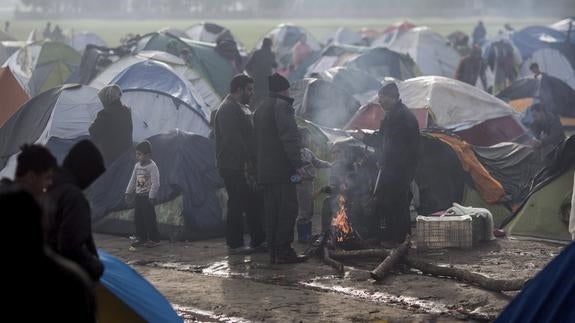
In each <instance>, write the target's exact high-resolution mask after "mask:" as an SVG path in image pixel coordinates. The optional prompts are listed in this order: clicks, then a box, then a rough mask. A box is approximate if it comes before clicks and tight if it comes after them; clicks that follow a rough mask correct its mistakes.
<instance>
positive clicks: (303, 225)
mask: <svg viewBox="0 0 575 323" xmlns="http://www.w3.org/2000/svg"><path fill="white" fill-rule="evenodd" d="M310 240H311V222H298V224H297V241H298V242H300V243H308V242H310Z"/></svg>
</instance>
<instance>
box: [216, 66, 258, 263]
mask: <svg viewBox="0 0 575 323" xmlns="http://www.w3.org/2000/svg"><path fill="white" fill-rule="evenodd" d="M253 90H254V81H253V79H252V78H251V77H249V76H247V75H245V74H238V75H236V76H234V78H233V79H232V82H231V84H230V94H228V96H226V98H225V99H224V101H222V104H221V105H220V107H219V108H218V110H217V113H216V116H215V118H214V134H215V139H216V158H217V163H218V169H219V171H220V175H221V176H222V178H223V179H224V183H225V185H226V190H227V191H228V214H227V219H226V220H227V222H226V243H227V245H228V248H229V251H230V253H238V252H243V251H249V250H245V249H244V226H243V223H244V217H243V216H244V214H245V216H246V219H247V224H248V231H249V233H250V237H251V241H250V246H251V247H252V248H257V247H259V246H260V245H261V244H262V243H263V242H264V241H265V234H264V229H263V223H262V207H263V205H262V204H263V202H262V201H261V200H260V198H259V194H258V193H257V192H256V190H255V189H254V187H253V186H250V185H249V184H248V180H249V179H250V176H251V174H252V173H253V167H254V166H255V151H254V145H253V140H254V139H253V125H252V120H251V111H250V110H249V109H248V108H247V106H246V104H248V103H249V102H250V99H251V97H252V95H253ZM252 182H253V181H252Z"/></svg>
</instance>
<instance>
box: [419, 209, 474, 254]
mask: <svg viewBox="0 0 575 323" xmlns="http://www.w3.org/2000/svg"><path fill="white" fill-rule="evenodd" d="M472 221H473V220H472V218H471V217H470V216H469V215H464V216H441V217H431V216H418V217H417V219H416V224H417V226H416V228H417V236H416V245H417V250H418V251H421V250H429V249H443V248H462V249H469V248H471V247H472V246H473V226H472Z"/></svg>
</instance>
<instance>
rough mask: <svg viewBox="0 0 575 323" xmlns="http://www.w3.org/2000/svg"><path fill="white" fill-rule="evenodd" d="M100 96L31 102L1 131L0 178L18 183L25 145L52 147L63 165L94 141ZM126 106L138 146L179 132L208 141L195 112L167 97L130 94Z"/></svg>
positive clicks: (84, 90) (88, 93)
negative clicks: (76, 148)
mask: <svg viewBox="0 0 575 323" xmlns="http://www.w3.org/2000/svg"><path fill="white" fill-rule="evenodd" d="M97 92H98V90H96V89H95V88H92V87H89V86H83V85H63V86H60V87H57V88H54V89H51V90H48V91H46V92H43V93H41V94H40V95H37V96H36V97H34V98H32V99H31V100H29V101H28V102H26V104H24V106H22V107H21V108H20V109H19V110H18V112H16V113H15V114H14V115H13V116H12V117H11V118H10V119H9V120H8V121H7V122H6V123H5V124H4V126H3V127H2V128H0V168H1V169H2V171H1V172H0V174H1V175H2V176H6V177H13V175H14V170H15V166H16V165H15V164H16V155H17V153H18V152H19V148H20V146H21V145H23V144H25V143H40V144H44V145H47V146H48V148H49V149H50V150H51V151H52V153H54V155H55V156H56V157H57V158H58V159H59V160H60V161H61V160H62V159H63V158H64V157H65V155H66V154H67V152H68V150H69V149H70V148H71V146H72V145H73V144H74V143H75V142H76V141H78V140H79V139H82V138H85V137H87V136H89V132H88V129H89V127H90V125H91V124H92V122H93V121H94V120H95V119H96V115H97V113H98V111H100V110H101V109H102V105H101V102H100V100H99V99H98V95H97ZM122 102H123V103H124V104H126V105H127V106H129V107H130V108H131V112H132V122H133V127H134V128H133V140H134V142H139V141H142V140H144V139H146V138H148V137H150V136H153V135H156V134H159V133H165V132H169V131H171V130H175V129H180V130H183V131H190V132H194V133H196V134H199V135H202V136H207V135H208V133H209V125H208V122H207V121H206V120H205V119H204V118H203V117H202V116H201V115H200V114H199V113H198V112H197V111H196V110H194V109H193V108H192V107H190V106H189V105H187V104H186V103H184V102H182V101H181V100H179V99H177V98H175V97H173V96H171V95H170V94H168V93H162V92H154V91H151V90H146V89H127V90H126V91H125V93H124V95H123V96H122Z"/></svg>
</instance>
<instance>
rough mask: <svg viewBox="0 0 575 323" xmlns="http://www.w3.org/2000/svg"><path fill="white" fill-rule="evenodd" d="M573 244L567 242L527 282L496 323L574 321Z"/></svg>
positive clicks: (574, 265)
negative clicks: (564, 246)
mask: <svg viewBox="0 0 575 323" xmlns="http://www.w3.org/2000/svg"><path fill="white" fill-rule="evenodd" d="M573 268H575V243H571V244H570V245H569V246H567V247H566V248H565V249H564V250H563V251H561V253H560V254H559V255H558V256H557V257H555V258H554V259H553V260H551V262H550V263H549V264H548V265H547V266H545V268H543V270H542V271H540V272H539V273H538V274H537V275H536V276H535V278H533V279H532V280H530V281H528V282H527V285H526V286H525V287H523V289H522V290H521V292H520V293H519V294H518V295H517V296H515V298H513V300H512V301H511V302H510V303H509V305H507V307H506V308H505V309H504V310H503V312H501V314H499V317H498V318H497V319H496V320H495V322H496V323H535V322H537V323H554V322H574V321H575V307H574V306H573V299H574V298H575V275H573Z"/></svg>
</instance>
